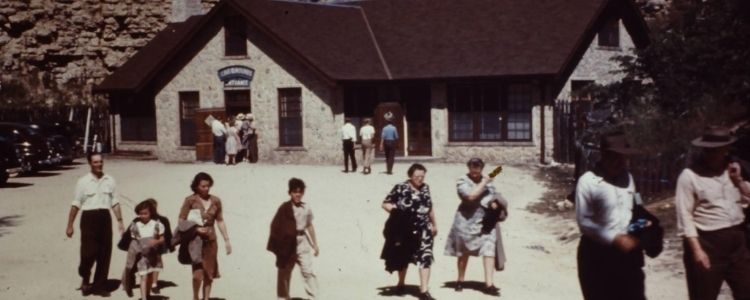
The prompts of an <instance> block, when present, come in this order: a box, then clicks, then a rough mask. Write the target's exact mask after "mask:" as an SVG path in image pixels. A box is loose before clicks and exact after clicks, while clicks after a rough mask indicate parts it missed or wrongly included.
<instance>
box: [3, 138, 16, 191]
mask: <svg viewBox="0 0 750 300" xmlns="http://www.w3.org/2000/svg"><path fill="white" fill-rule="evenodd" d="M20 154H21V153H20V150H19V149H18V148H16V146H15V145H14V144H13V143H12V142H11V141H9V140H7V139H5V138H3V137H0V185H3V184H5V183H6V182H8V178H9V177H10V176H11V175H15V174H18V173H20V172H21V157H20Z"/></svg>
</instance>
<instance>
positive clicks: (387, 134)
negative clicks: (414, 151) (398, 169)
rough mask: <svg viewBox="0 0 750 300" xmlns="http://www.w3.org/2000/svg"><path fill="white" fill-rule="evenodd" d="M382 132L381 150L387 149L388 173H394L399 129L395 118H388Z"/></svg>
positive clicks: (386, 162) (386, 163)
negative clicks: (394, 120)
mask: <svg viewBox="0 0 750 300" xmlns="http://www.w3.org/2000/svg"><path fill="white" fill-rule="evenodd" d="M386 122H387V124H386V125H385V127H383V130H382V132H381V134H380V151H385V165H386V174H388V175H391V174H393V162H394V161H395V158H396V143H397V142H398V129H396V126H394V125H393V119H391V118H389V119H387V120H386Z"/></svg>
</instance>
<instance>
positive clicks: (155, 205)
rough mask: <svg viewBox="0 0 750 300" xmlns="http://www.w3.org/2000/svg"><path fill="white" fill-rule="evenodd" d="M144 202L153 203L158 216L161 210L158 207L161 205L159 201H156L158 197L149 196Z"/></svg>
mask: <svg viewBox="0 0 750 300" xmlns="http://www.w3.org/2000/svg"><path fill="white" fill-rule="evenodd" d="M143 202H148V203H151V205H153V206H154V212H155V213H156V215H157V216H158V215H159V211H158V209H157V208H156V207H157V206H159V203H157V202H156V199H154V198H148V199H146V200H143Z"/></svg>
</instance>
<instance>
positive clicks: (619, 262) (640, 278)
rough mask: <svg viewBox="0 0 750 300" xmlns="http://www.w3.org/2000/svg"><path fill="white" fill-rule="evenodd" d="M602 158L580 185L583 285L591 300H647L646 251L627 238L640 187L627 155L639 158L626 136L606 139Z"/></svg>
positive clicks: (616, 134) (580, 272)
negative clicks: (636, 185) (629, 170)
mask: <svg viewBox="0 0 750 300" xmlns="http://www.w3.org/2000/svg"><path fill="white" fill-rule="evenodd" d="M600 151H601V159H600V160H599V162H598V164H597V165H596V167H595V168H594V170H593V171H589V172H586V173H584V174H583V175H582V176H581V178H580V179H578V184H577V186H576V197H575V201H576V220H577V222H578V227H579V229H580V230H581V234H582V236H581V241H580V243H579V245H578V280H579V282H580V284H581V290H582V292H583V298H584V299H586V300H592V299H593V300H605V299H606V300H609V299H622V300H639V299H640V300H645V299H646V296H645V284H644V281H645V275H644V273H643V270H642V268H643V263H644V258H643V250H642V248H641V246H640V241H639V240H638V238H636V237H634V236H633V235H630V234H628V225H629V224H630V222H631V219H632V216H633V209H634V207H635V205H634V202H635V201H634V200H635V198H634V197H635V183H634V181H633V176H632V175H630V172H628V170H627V165H628V156H629V155H632V154H636V153H638V151H637V150H635V149H634V148H632V147H631V145H630V144H629V143H628V141H627V139H626V138H625V135H624V133H622V132H613V133H608V134H604V135H603V136H602V138H601V142H600Z"/></svg>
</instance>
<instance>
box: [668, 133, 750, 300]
mask: <svg viewBox="0 0 750 300" xmlns="http://www.w3.org/2000/svg"><path fill="white" fill-rule="evenodd" d="M736 140H737V139H736V138H735V137H733V136H732V135H731V133H730V131H729V130H728V129H727V128H722V127H716V126H711V127H708V128H706V130H705V132H704V133H703V135H702V136H701V137H699V138H696V139H695V140H693V142H692V144H693V146H696V147H699V148H700V149H701V153H700V156H699V158H698V159H697V160H696V161H695V163H694V164H693V165H691V166H690V167H689V168H686V169H685V170H683V171H682V173H681V174H680V177H679V178H678V179H677V188H676V191H675V208H676V209H677V229H678V234H679V235H680V236H682V237H683V251H684V255H683V261H684V264H685V275H686V277H687V285H688V293H689V295H690V299H691V300H695V299H712V300H713V299H716V297H718V295H719V291H720V289H721V285H722V284H723V282H724V281H726V282H727V284H728V285H729V287H730V288H731V289H732V294H734V299H750V251H748V248H747V245H746V240H745V232H744V230H743V228H742V223H743V221H744V219H745V215H744V213H743V208H742V206H743V205H746V204H747V203H748V202H749V201H750V183H748V182H747V181H745V180H744V179H743V178H742V174H741V170H740V165H739V164H737V163H734V162H730V161H729V159H728V157H729V156H728V154H729V145H731V144H732V143H734V142H735V141H736Z"/></svg>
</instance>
